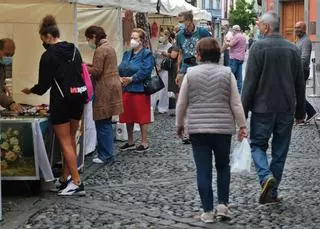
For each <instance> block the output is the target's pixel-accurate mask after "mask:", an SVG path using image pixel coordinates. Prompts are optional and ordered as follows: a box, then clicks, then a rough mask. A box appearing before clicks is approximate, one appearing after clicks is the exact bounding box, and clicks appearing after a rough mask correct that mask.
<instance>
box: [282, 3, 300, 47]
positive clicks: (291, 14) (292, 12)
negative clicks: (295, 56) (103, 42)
mask: <svg viewBox="0 0 320 229" xmlns="http://www.w3.org/2000/svg"><path fill="white" fill-rule="evenodd" d="M297 21H304V3H303V2H284V3H283V7H282V35H283V37H284V38H286V39H287V40H289V41H292V42H294V41H295V40H296V36H295V34H294V26H295V24H296V22H297Z"/></svg>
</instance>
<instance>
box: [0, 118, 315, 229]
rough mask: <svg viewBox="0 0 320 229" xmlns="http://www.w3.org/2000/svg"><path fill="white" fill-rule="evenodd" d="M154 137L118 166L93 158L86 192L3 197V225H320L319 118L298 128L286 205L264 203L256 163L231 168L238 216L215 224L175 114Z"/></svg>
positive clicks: (41, 228) (74, 228)
mask: <svg viewBox="0 0 320 229" xmlns="http://www.w3.org/2000/svg"><path fill="white" fill-rule="evenodd" d="M150 141H151V148H152V150H150V151H149V152H147V153H144V154H138V153H134V152H127V153H118V156H117V162H116V163H115V164H114V165H112V166H104V165H95V164H92V162H91V159H92V157H88V158H86V166H85V169H84V173H83V174H82V177H83V179H84V182H85V185H86V186H85V187H86V191H87V196H86V197H83V198H77V197H71V198H61V197H58V196H56V194H55V193H50V192H45V193H43V194H42V195H41V196H36V197H24V198H22V197H4V218H5V221H4V222H2V224H1V228H2V229H14V228H17V229H22V228H37V229H46V228H50V229H51V228H52V229H53V228H56V229H58V228H61V229H62V228H70V229H78V228H79V229H80V228H83V229H90V228H114V229H120V228H139V229H143V228H185V229H187V228H221V229H224V228H283V229H285V228H288V229H289V228H290V229H292V228H297V229H298V228H299V229H301V228H320V207H319V206H320V198H319V197H320V184H319V176H320V168H319V162H320V159H319V158H320V138H319V134H318V132H317V129H316V126H315V124H311V125H307V126H299V127H294V132H293V137H292V144H291V149H290V152H289V156H288V160H287V164H286V168H285V172H284V177H283V182H282V185H281V188H280V195H281V196H282V197H283V198H284V200H283V202H282V203H281V204H278V205H269V206H268V205H259V204H258V200H257V199H258V195H259V185H258V182H257V179H256V175H255V170H254V168H252V170H251V173H250V174H232V181H231V196H230V202H231V203H230V211H231V212H232V216H233V219H232V220H231V221H227V222H219V223H215V224H212V225H205V224H203V223H201V222H200V221H199V220H198V219H197V215H198V212H199V210H200V201H199V197H198V193H197V189H196V183H195V166H194V163H193V159H192V154H191V146H185V145H182V144H181V142H180V140H179V139H178V138H177V136H176V134H175V128H174V118H172V117H168V116H167V115H157V116H156V122H155V123H154V124H153V125H152V127H151V137H150ZM119 145H120V143H118V144H117V146H116V147H117V149H118V147H119ZM233 145H235V143H234V144H233ZM215 186H216V185H215V184H214V189H215Z"/></svg>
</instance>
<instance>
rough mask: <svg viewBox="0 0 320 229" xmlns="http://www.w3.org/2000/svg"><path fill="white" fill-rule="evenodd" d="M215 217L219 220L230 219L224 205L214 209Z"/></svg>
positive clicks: (227, 209)
mask: <svg viewBox="0 0 320 229" xmlns="http://www.w3.org/2000/svg"><path fill="white" fill-rule="evenodd" d="M215 213H216V216H217V218H220V219H226V220H227V219H231V217H230V215H229V214H228V213H229V208H228V207H227V206H226V205H224V204H218V205H217V207H216V212H215Z"/></svg>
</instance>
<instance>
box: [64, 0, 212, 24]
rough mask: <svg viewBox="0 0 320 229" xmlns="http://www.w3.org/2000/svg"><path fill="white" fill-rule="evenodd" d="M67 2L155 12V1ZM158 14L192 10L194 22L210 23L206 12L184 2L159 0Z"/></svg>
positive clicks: (108, 0) (75, 0) (209, 16)
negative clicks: (203, 21) (204, 21)
mask: <svg viewBox="0 0 320 229" xmlns="http://www.w3.org/2000/svg"><path fill="white" fill-rule="evenodd" d="M69 2H73V3H79V4H85V5H95V6H98V5H101V6H112V7H118V8H124V9H128V10H133V11H137V12H148V13H156V12H157V2H158V1H157V0H107V1H106V0H69ZM159 3H160V4H159V6H160V14H163V15H170V16H177V15H178V14H179V13H180V12H184V11H189V10H192V11H193V13H194V16H195V19H196V20H207V21H211V14H210V13H209V12H207V11H206V10H200V9H199V8H197V7H194V6H192V5H191V4H189V3H187V2H185V1H184V0H160V2H159Z"/></svg>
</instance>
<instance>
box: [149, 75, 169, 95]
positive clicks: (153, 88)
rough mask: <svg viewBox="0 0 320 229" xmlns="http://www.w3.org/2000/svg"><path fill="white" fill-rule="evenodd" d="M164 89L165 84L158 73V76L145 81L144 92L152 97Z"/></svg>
mask: <svg viewBox="0 0 320 229" xmlns="http://www.w3.org/2000/svg"><path fill="white" fill-rule="evenodd" d="M163 88H164V83H163V81H162V79H161V78H160V76H159V74H158V71H157V75H155V76H151V77H150V78H149V79H147V80H146V81H144V92H145V93H146V94H148V95H152V94H154V93H156V92H158V91H160V90H161V89H163Z"/></svg>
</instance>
